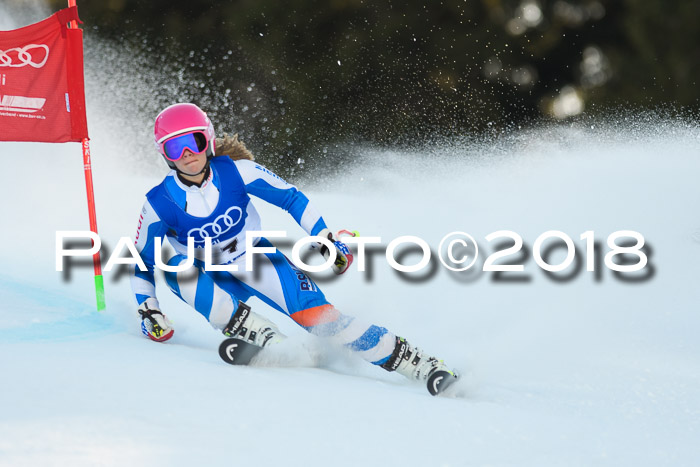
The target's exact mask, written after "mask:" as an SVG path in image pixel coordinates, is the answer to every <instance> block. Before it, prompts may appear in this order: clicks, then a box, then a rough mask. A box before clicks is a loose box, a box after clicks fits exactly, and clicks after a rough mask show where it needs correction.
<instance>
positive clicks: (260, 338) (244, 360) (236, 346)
mask: <svg viewBox="0 0 700 467" xmlns="http://www.w3.org/2000/svg"><path fill="white" fill-rule="evenodd" d="M222 332H223V334H224V335H225V336H227V337H228V338H227V339H224V340H223V342H221V344H220V345H219V356H220V357H221V358H222V359H223V360H224V361H225V362H226V363H230V364H231V365H247V364H248V363H250V361H251V360H252V359H253V357H255V356H256V355H257V354H258V352H260V351H261V350H262V349H263V347H267V346H268V345H270V344H276V343H278V342H282V341H283V340H284V339H285V338H286V337H287V336H285V335H284V334H282V333H281V332H280V330H279V329H278V328H277V325H275V323H273V322H272V321H270V320H269V319H267V318H265V317H263V316H260V315H259V314H257V313H253V312H252V311H251V310H250V307H249V306H248V305H246V304H245V303H243V302H241V301H239V302H238V309H237V310H236V312H235V313H234V314H233V316H231V320H230V321H229V322H228V324H227V325H226V327H225V328H224V329H223V331H222Z"/></svg>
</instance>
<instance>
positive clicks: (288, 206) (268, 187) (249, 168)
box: [235, 160, 326, 235]
mask: <svg viewBox="0 0 700 467" xmlns="http://www.w3.org/2000/svg"><path fill="white" fill-rule="evenodd" d="M235 164H236V168H237V169H238V172H239V173H240V174H241V178H243V182H244V183H245V188H246V191H247V192H248V194H250V195H253V196H255V197H257V198H260V199H262V200H264V201H267V202H268V203H270V204H274V205H275V206H279V207H280V208H282V209H284V210H285V211H287V212H288V213H289V214H290V215H291V216H292V217H293V218H294V220H295V221H297V223H298V224H299V225H300V226H301V228H302V229H304V230H305V231H306V233H308V234H309V235H317V234H318V233H319V232H320V231H321V230H323V229H325V228H326V223H325V222H324V220H323V218H322V217H321V213H320V212H319V211H318V210H317V209H316V208H315V207H314V206H313V204H311V202H309V199H308V198H307V197H306V196H305V195H304V193H302V192H301V191H299V190H298V189H297V187H295V186H294V185H291V184H289V183H287V182H285V181H284V180H283V179H282V178H281V177H279V176H278V175H276V174H274V173H273V172H272V171H270V170H268V169H266V168H265V167H264V166H262V165H260V164H258V163H256V162H254V161H249V160H238V161H236V162H235Z"/></svg>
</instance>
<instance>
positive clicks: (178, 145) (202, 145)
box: [161, 131, 209, 161]
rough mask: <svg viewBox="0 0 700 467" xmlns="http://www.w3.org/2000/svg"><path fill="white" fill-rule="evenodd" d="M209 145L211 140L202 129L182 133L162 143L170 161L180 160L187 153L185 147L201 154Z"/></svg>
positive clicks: (162, 147) (162, 148)
mask: <svg viewBox="0 0 700 467" xmlns="http://www.w3.org/2000/svg"><path fill="white" fill-rule="evenodd" d="M208 147H209V140H207V137H206V136H204V133H203V132H201V131H190V132H189V133H183V134H181V135H177V136H173V137H172V138H170V139H166V140H165V141H163V143H161V150H162V152H163V154H164V155H165V157H166V158H167V159H168V160H170V161H178V160H180V159H181V158H182V155H183V154H185V149H189V150H190V151H192V152H193V153H195V154H201V153H203V152H204V151H206V150H207V148H208Z"/></svg>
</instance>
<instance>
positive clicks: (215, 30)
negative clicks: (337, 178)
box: [50, 0, 700, 171]
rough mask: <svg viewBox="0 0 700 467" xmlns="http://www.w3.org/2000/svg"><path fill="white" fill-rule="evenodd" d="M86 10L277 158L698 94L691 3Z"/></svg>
mask: <svg viewBox="0 0 700 467" xmlns="http://www.w3.org/2000/svg"><path fill="white" fill-rule="evenodd" d="M50 1H52V2H55V7H57V8H58V7H60V6H63V4H64V2H63V0H60V1H58V0H50ZM79 8H80V14H81V17H82V19H83V20H84V21H85V23H86V25H87V26H88V30H89V31H91V33H92V31H94V32H96V33H97V34H99V35H100V37H104V38H109V39H110V40H112V41H116V42H117V43H119V44H121V45H128V46H129V47H130V48H131V49H132V50H135V51H136V52H137V53H141V54H145V55H151V56H155V55H160V56H167V57H168V58H167V59H166V60H165V62H166V63H165V66H164V67H162V68H161V69H162V72H163V73H165V74H166V75H167V74H171V75H172V82H174V83H177V85H175V86H174V89H171V90H169V92H166V93H163V94H162V95H161V96H160V99H161V100H162V101H164V102H167V100H172V99H177V98H178V97H180V96H181V97H183V100H184V98H187V99H190V100H194V101H195V102H201V103H202V104H203V105H204V106H206V107H207V108H208V109H209V111H210V113H212V115H213V117H214V118H215V119H217V121H219V122H220V125H222V126H223V127H224V128H227V129H230V130H236V131H240V132H241V133H242V135H243V137H244V138H245V139H246V140H247V141H248V142H249V143H250V144H251V146H252V147H253V149H255V150H258V151H265V152H268V153H269V154H279V155H280V157H282V158H281V159H280V160H279V161H277V162H274V163H272V165H273V167H274V166H275V164H277V167H276V168H277V169H278V170H280V169H281V168H283V169H285V170H286V171H293V169H294V167H296V166H298V165H303V160H312V159H313V160H315V161H318V160H320V159H322V158H323V157H324V154H331V155H333V156H337V155H338V149H337V147H336V146H335V144H336V143H340V142H347V141H356V142H362V141H369V142H372V143H374V144H411V143H415V142H417V141H421V140H425V139H427V138H436V137H439V136H442V135H480V134H483V133H484V132H491V131H499V130H500V129H503V128H506V127H512V126H517V125H522V124H527V122H530V121H534V120H536V119H538V118H540V117H541V116H542V115H555V116H558V117H560V118H564V117H566V116H569V115H575V114H577V113H579V112H581V111H582V110H583V109H584V108H585V104H586V103H588V104H589V106H588V108H587V110H586V111H587V112H589V113H590V112H591V111H592V110H594V109H600V110H601V111H602V110H604V109H605V107H606V106H608V105H613V104H615V105H617V104H619V103H621V102H622V103H625V104H628V105H638V106H655V105H660V104H669V103H670V104H677V105H682V106H688V107H697V105H698V95H699V91H698V86H697V79H698V75H699V72H700V70H699V67H700V65H699V63H698V62H699V61H700V54H699V53H698V48H697V44H698V43H700V37H699V36H700V32H698V31H699V30H698V29H697V28H696V26H695V24H694V23H695V21H696V20H697V18H700V2H697V1H692V0H674V1H663V0H624V1H622V2H619V1H618V2H616V1H612V0H580V1H574V0H480V1H477V0H436V1H430V2H415V1H409V2H400V1H395V0H372V1H370V0H290V1H288V2H265V1H259V0H255V1H254V0H237V1H235V0H227V1H214V0H188V1H184V0H167V1H165V0H150V1H143V0H108V1H104V2H84V3H81V2H79ZM89 28H93V29H89ZM564 97H566V99H563V98H564ZM159 104H162V102H159ZM591 105H594V106H595V107H591ZM329 151H330V152H329ZM266 162H268V161H266Z"/></svg>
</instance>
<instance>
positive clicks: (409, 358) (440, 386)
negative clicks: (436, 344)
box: [382, 337, 459, 396]
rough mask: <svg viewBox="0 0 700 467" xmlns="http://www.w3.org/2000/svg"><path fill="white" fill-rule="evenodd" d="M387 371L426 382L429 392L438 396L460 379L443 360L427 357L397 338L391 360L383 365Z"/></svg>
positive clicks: (404, 340) (400, 338) (402, 339)
mask: <svg viewBox="0 0 700 467" xmlns="http://www.w3.org/2000/svg"><path fill="white" fill-rule="evenodd" d="M382 368H384V369H385V370H387V371H396V372H397V373H399V374H400V375H403V376H405V377H406V378H408V379H410V380H416V381H420V382H425V384H426V386H427V388H428V392H429V393H430V394H432V395H433V396H437V395H438V394H440V393H441V392H443V391H444V390H445V389H447V387H448V386H450V385H451V384H452V383H454V382H455V381H457V380H458V379H459V375H458V374H457V373H456V372H454V371H452V370H450V369H449V368H448V367H447V365H445V363H444V362H443V361H442V360H438V359H437V358H435V357H432V356H430V355H426V354H425V353H423V352H422V351H421V350H420V349H419V348H417V347H412V346H411V344H409V343H408V341H406V339H404V338H402V337H397V338H396V347H394V352H393V353H392V354H391V356H390V357H389V360H387V361H386V363H384V364H383V365H382Z"/></svg>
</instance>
